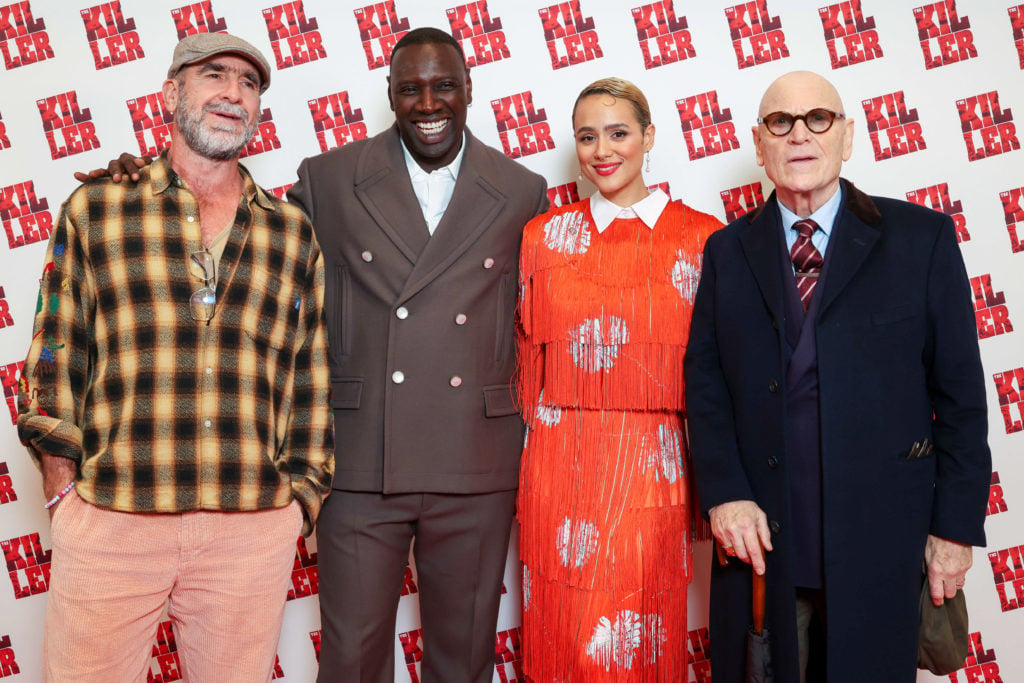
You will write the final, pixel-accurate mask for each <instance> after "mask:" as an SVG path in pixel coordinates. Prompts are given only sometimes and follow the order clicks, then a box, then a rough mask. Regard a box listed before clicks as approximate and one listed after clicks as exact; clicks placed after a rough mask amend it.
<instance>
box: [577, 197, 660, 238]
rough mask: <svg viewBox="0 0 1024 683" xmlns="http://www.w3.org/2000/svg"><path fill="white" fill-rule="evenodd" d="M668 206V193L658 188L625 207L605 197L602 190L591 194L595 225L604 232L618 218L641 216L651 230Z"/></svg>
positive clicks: (591, 211) (599, 230) (591, 210)
mask: <svg viewBox="0 0 1024 683" xmlns="http://www.w3.org/2000/svg"><path fill="white" fill-rule="evenodd" d="M666 206H668V195H667V194H665V192H664V191H663V190H662V189H661V188H658V189H656V190H655V191H654V192H651V193H650V194H649V195H647V196H646V197H644V198H643V199H641V200H640V201H638V202H637V203H636V204H633V205H632V206H627V207H625V208H623V207H621V206H619V205H618V204H614V203H613V202H611V201H610V200H608V199H605V198H604V195H602V194H601V193H600V192H595V193H594V194H592V195H590V215H591V216H593V217H594V227H595V228H597V232H598V233H602V232H604V231H605V229H607V227H608V226H609V225H611V224H612V221H614V220H615V219H616V218H639V219H640V220H641V221H643V224H644V225H646V226H647V227H648V228H650V229H651V230H654V224H655V223H657V222H658V219H659V218H661V212H662V211H664V210H665V207H666Z"/></svg>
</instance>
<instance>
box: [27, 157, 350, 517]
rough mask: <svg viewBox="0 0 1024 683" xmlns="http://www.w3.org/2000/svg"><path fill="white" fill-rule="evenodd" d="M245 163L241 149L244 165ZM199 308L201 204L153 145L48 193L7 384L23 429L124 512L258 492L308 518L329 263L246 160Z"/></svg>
mask: <svg viewBox="0 0 1024 683" xmlns="http://www.w3.org/2000/svg"><path fill="white" fill-rule="evenodd" d="M240 168H241V167H240ZM241 173H242V176H243V180H244V189H243V193H242V201H241V202H240V203H239V206H238V211H237V213H236V214H235V222H234V225H233V226H232V227H231V232H230V235H229V237H228V242H227V245H226V247H225V249H224V253H223V256H222V257H221V260H220V264H219V268H218V277H217V287H216V306H215V310H214V314H213V318H212V320H210V321H209V323H206V322H199V321H195V320H193V319H192V316H191V313H190V308H189V298H190V296H191V294H192V292H194V291H196V290H197V289H199V288H201V287H202V286H203V282H202V281H201V280H200V279H199V278H198V277H196V276H195V275H192V274H190V270H189V266H188V259H189V256H190V254H191V253H192V252H195V251H199V250H202V249H203V244H202V237H201V232H200V226H199V205H198V202H197V200H196V198H195V196H194V195H193V194H192V193H191V192H190V191H189V190H188V188H187V186H186V185H185V183H184V181H183V180H181V179H180V178H179V176H178V175H177V174H175V173H174V171H173V170H172V169H171V167H170V164H169V163H168V162H167V160H166V154H165V155H164V156H163V157H161V158H160V159H158V160H157V161H156V162H155V163H154V164H153V165H151V166H149V167H147V168H146V169H144V170H143V171H142V176H143V177H142V179H141V180H140V181H139V182H138V183H137V184H132V183H127V182H126V183H121V184H114V183H112V182H109V181H99V182H91V183H89V184H87V185H84V186H82V187H81V188H79V189H78V190H76V191H75V192H74V193H73V194H72V195H71V196H70V197H69V198H68V200H67V201H66V202H65V203H64V205H63V206H62V207H61V212H60V216H59V218H58V220H57V223H56V225H55V227H54V230H53V233H52V235H51V237H50V244H49V248H48V251H47V257H46V266H45V267H44V270H43V277H42V279H41V280H40V289H39V299H38V304H37V312H36V318H35V325H34V328H33V337H32V345H31V348H30V350H29V353H28V358H27V359H26V361H25V365H24V367H23V369H22V375H21V380H20V383H19V387H18V411H19V417H18V433H19V436H20V438H21V440H22V442H23V443H25V444H26V445H27V446H29V448H30V450H31V451H32V452H33V456H34V457H36V458H38V457H39V452H42V453H47V454H51V455H57V456H63V457H66V458H70V459H72V460H74V461H76V462H77V463H78V475H77V480H76V481H77V484H76V486H77V491H78V494H79V495H80V496H81V497H82V498H83V499H84V500H86V501H88V502H90V503H93V504H94V505H97V506H100V507H104V508H108V509H113V510H120V511H125V512H187V511H193V510H222V511H232V510H263V509H269V508H277V507H283V506H285V505H287V504H288V503H289V502H290V501H291V499H292V497H293V496H294V497H295V498H297V499H298V500H299V502H300V503H301V504H302V506H303V508H304V509H305V517H306V519H305V524H304V526H303V531H304V533H309V531H310V530H311V528H312V524H313V523H314V522H315V521H316V517H317V514H318V513H319V511H320V507H321V504H322V502H323V498H324V497H325V496H326V495H327V493H328V492H329V490H330V483H331V476H332V473H333V468H334V438H333V419H332V411H331V406H330V371H329V369H328V362H327V339H326V324H325V317H324V309H323V306H324V302H323V294H324V292H323V290H324V268H323V258H322V256H321V254H320V248H319V246H318V245H317V242H316V239H315V237H314V235H313V230H312V227H311V225H310V223H309V221H308V219H306V217H305V216H304V215H303V213H302V212H301V211H300V210H299V209H297V208H295V207H292V206H290V205H288V204H286V203H284V202H282V201H280V200H278V199H276V198H274V197H272V196H270V195H268V194H267V193H266V192H265V191H263V190H262V189H261V188H259V187H258V186H257V185H256V184H255V183H254V182H253V180H252V178H251V176H250V175H249V174H248V172H247V171H245V169H244V168H241Z"/></svg>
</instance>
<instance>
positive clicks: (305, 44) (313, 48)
mask: <svg viewBox="0 0 1024 683" xmlns="http://www.w3.org/2000/svg"><path fill="white" fill-rule="evenodd" d="M263 20H264V21H266V22H267V35H268V36H269V37H270V49H272V50H273V51H274V59H275V60H276V61H277V68H278V69H287V68H288V67H292V66H298V65H300V64H306V63H307V62H315V61H316V60H318V59H323V58H324V57H326V56H327V50H325V49H324V45H323V38H322V37H321V36H320V31H318V30H317V28H318V25H317V21H316V19H313V18H306V10H305V8H303V6H302V0H296V1H295V2H286V3H285V4H283V5H275V6H274V7H268V8H267V9H265V10H263Z"/></svg>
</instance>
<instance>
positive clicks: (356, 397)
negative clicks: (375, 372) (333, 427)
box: [331, 377, 363, 410]
mask: <svg viewBox="0 0 1024 683" xmlns="http://www.w3.org/2000/svg"><path fill="white" fill-rule="evenodd" d="M331 393H332V399H331V403H332V405H333V406H334V409H335V410H338V409H348V410H355V409H356V408H358V407H359V401H360V399H361V398H362V395H363V378H362V377H342V378H341V379H335V380H331Z"/></svg>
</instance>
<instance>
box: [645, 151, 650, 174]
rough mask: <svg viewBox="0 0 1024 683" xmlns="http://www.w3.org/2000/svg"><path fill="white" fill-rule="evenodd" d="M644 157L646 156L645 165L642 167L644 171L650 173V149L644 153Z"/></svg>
mask: <svg viewBox="0 0 1024 683" xmlns="http://www.w3.org/2000/svg"><path fill="white" fill-rule="evenodd" d="M646 157H647V166H646V167H645V168H644V173H650V172H651V153H650V151H648V152H647V153H646Z"/></svg>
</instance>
